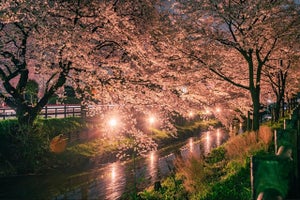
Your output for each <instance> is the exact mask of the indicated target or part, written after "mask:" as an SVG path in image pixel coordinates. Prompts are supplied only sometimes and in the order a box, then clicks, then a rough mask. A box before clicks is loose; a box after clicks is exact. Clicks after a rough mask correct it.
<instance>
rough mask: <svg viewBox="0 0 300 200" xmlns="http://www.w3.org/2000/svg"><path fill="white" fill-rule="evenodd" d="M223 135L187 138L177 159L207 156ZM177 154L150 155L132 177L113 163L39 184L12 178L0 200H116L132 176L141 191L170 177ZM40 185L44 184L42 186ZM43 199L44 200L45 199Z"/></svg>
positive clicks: (217, 132)
mask: <svg viewBox="0 0 300 200" xmlns="http://www.w3.org/2000/svg"><path fill="white" fill-rule="evenodd" d="M226 135H227V134H225V133H224V132H223V131H222V129H218V130H214V131H210V132H204V133H201V134H200V137H198V138H196V137H195V138H189V139H188V140H187V142H186V145H185V146H183V147H182V148H180V152H179V153H180V156H181V157H182V158H186V159H187V158H189V157H190V156H191V155H193V156H200V155H202V154H208V153H209V152H210V151H211V149H212V148H214V147H216V146H219V145H221V144H222V143H223V142H224V140H225V139H226V137H227V136H226ZM176 155H177V154H175V153H170V154H168V155H159V154H158V152H150V153H149V155H148V156H147V157H146V158H145V159H142V160H139V161H138V163H136V165H137V166H136V172H135V174H132V173H128V172H132V163H126V164H125V163H122V162H114V163H108V164H105V165H101V166H98V169H94V170H89V171H85V172H83V173H81V174H75V175H74V174H62V175H61V174H60V175H53V174H52V176H50V177H41V178H40V179H41V180H39V181H36V180H34V181H33V180H30V179H29V178H27V180H25V179H24V180H20V179H18V181H16V180H13V179H12V180H11V182H9V181H5V182H3V181H2V183H1V184H0V187H2V189H3V191H5V192H4V193H3V195H2V196H1V193H0V198H2V197H4V199H5V198H6V199H12V195H13V194H14V195H19V196H13V198H14V199H51V200H60V199H61V200H63V199H78V200H79V199H103V200H118V199H121V196H122V194H123V193H124V192H125V191H128V188H130V185H132V184H133V180H134V176H136V177H138V179H139V180H142V182H138V184H139V185H138V188H139V189H143V188H145V187H147V186H149V185H153V184H154V182H155V181H157V180H159V179H161V178H163V177H165V176H167V175H169V174H170V172H172V171H173V170H174V160H175V159H176ZM35 179H38V177H35ZM26 181H27V182H26ZM43 182H45V183H44V184H41V183H43ZM30 184H31V185H30ZM31 188H32V189H31ZM16 190H17V191H19V193H18V194H17V193H16V192H15V191H16ZM23 191H26V193H25V192H23ZM45 196H47V197H46V198H45Z"/></svg>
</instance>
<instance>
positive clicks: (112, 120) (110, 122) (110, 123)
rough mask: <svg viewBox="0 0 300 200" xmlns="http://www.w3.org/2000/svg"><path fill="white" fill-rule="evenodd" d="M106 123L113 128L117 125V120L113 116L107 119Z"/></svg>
mask: <svg viewBox="0 0 300 200" xmlns="http://www.w3.org/2000/svg"><path fill="white" fill-rule="evenodd" d="M108 124H109V126H110V127H112V128H114V127H116V126H117V120H116V119H115V118H111V119H110V120H109V121H108Z"/></svg>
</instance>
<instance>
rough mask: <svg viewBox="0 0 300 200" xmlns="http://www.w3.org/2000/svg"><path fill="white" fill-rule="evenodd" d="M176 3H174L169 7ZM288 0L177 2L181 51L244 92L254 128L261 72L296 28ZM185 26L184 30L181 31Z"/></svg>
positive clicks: (295, 15) (293, 7) (295, 16)
mask: <svg viewBox="0 0 300 200" xmlns="http://www.w3.org/2000/svg"><path fill="white" fill-rule="evenodd" d="M174 5H176V3H175V4H174ZM297 10H298V5H296V4H295V3H294V2H293V1H256V0H252V1H218V0H217V1H210V0H208V1H189V2H186V1H182V2H181V4H180V6H177V10H176V15H174V16H175V17H174V18H175V21H176V22H177V24H178V26H179V27H180V28H179V30H182V33H183V34H185V35H186V36H185V37H184V39H183V40H181V42H183V44H184V45H182V47H183V49H184V50H183V51H185V53H186V54H187V55H189V56H190V57H191V58H192V59H194V60H195V61H197V62H198V63H199V65H201V66H203V68H206V69H209V70H210V71H211V72H212V73H214V74H216V75H217V76H219V77H220V78H222V79H223V80H224V81H226V82H229V83H231V84H232V85H234V86H236V87H239V88H241V89H243V90H244V91H248V92H249V94H250V98H251V103H252V113H253V129H254V130H258V128H259V117H260V116H259V109H260V106H261V100H260V98H261V84H262V71H263V70H264V69H265V68H266V65H267V63H268V62H269V60H270V58H271V56H272V54H273V53H274V52H275V50H276V49H278V48H280V47H281V48H284V47H285V45H286V43H284V42H283V41H285V40H288V39H289V37H290V36H291V35H292V34H296V33H295V30H296V29H297V27H298V25H299V19H298V18H299V14H298V11H297ZM182 27H184V29H182Z"/></svg>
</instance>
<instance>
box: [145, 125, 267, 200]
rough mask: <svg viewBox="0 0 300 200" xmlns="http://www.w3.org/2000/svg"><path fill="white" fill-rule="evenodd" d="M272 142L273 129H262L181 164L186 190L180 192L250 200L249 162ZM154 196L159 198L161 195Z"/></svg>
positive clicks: (201, 198) (213, 199)
mask: <svg viewBox="0 0 300 200" xmlns="http://www.w3.org/2000/svg"><path fill="white" fill-rule="evenodd" d="M272 139H273V133H272V130H271V128H269V127H268V126H261V127H260V129H259V131H258V132H246V133H243V134H240V135H237V136H234V137H231V138H230V139H229V140H228V141H227V142H226V143H225V144H223V145H222V146H221V147H218V148H216V149H213V150H212V151H211V153H210V154H209V155H207V156H205V157H200V158H196V157H190V158H189V159H185V160H182V159H179V160H177V161H176V175H177V176H178V177H179V178H180V180H183V181H182V185H183V190H180V191H178V192H180V193H181V194H183V193H184V192H188V198H189V199H195V200H196V199H197V200H219V199H233V200H234V199H236V200H240V199H250V198H251V187H250V159H249V158H250V156H251V155H254V154H257V153H261V152H266V151H268V149H269V146H270V145H271V144H272ZM167 180H169V179H167ZM163 184H164V187H165V188H167V187H172V185H170V184H167V182H165V183H163ZM165 190H167V189H165ZM169 190H172V189H169ZM150 194H151V192H150V193H149V192H148V193H147V195H148V198H150V197H151V195H150ZM153 194H155V195H156V196H157V191H156V192H154V193H153ZM146 199H147V198H146ZM150 199H151V198H150ZM162 199H164V198H162Z"/></svg>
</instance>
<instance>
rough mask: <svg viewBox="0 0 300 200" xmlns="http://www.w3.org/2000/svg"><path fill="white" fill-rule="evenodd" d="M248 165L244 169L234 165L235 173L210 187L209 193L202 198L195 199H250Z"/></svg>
mask: <svg viewBox="0 0 300 200" xmlns="http://www.w3.org/2000/svg"><path fill="white" fill-rule="evenodd" d="M249 166H250V165H249V163H248V164H247V165H246V167H241V168H239V169H237V168H238V167H237V166H236V165H234V167H235V170H237V171H236V172H235V173H232V174H231V175H229V176H227V177H226V178H225V179H224V180H222V181H219V182H216V183H214V184H213V185H212V187H211V189H210V191H209V192H207V193H206V195H205V196H204V197H201V196H200V197H199V198H196V199H200V200H222V199H224V200H226V199H230V200H241V199H245V200H247V199H251V186H250V175H249V171H250V169H249Z"/></svg>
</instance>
